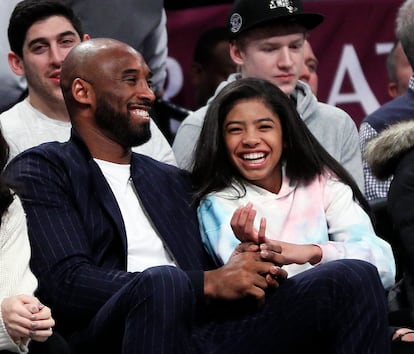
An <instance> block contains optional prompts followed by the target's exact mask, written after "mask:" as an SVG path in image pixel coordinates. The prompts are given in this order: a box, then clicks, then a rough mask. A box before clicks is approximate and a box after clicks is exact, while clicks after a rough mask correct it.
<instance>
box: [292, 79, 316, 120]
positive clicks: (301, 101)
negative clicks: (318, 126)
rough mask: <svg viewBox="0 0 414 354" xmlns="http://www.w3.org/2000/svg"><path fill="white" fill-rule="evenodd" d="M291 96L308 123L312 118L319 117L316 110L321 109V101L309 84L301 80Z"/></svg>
mask: <svg viewBox="0 0 414 354" xmlns="http://www.w3.org/2000/svg"><path fill="white" fill-rule="evenodd" d="M291 97H292V98H293V100H294V101H295V102H296V109H297V111H298V112H299V114H300V116H301V117H302V120H303V121H304V122H305V123H306V124H308V125H309V124H310V121H311V120H313V119H317V116H318V115H317V114H315V112H316V111H317V110H318V109H319V103H318V100H317V98H316V97H315V95H314V94H313V93H312V91H311V88H310V87H309V86H308V84H306V83H304V82H303V81H300V80H299V81H298V82H297V83H296V87H295V89H294V90H293V92H292V94H291Z"/></svg>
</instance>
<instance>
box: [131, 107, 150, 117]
mask: <svg viewBox="0 0 414 354" xmlns="http://www.w3.org/2000/svg"><path fill="white" fill-rule="evenodd" d="M132 112H133V113H134V114H136V115H138V116H141V117H149V113H148V112H147V111H144V110H143V109H133V110H132Z"/></svg>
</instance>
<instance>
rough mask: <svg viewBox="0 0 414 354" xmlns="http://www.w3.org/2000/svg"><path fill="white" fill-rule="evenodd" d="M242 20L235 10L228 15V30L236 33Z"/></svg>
mask: <svg viewBox="0 0 414 354" xmlns="http://www.w3.org/2000/svg"><path fill="white" fill-rule="evenodd" d="M242 23H243V20H242V17H241V16H240V15H239V14H238V13H237V12H236V13H234V14H233V15H231V17H230V31H231V32H233V33H237V32H239V31H240V28H241V26H242Z"/></svg>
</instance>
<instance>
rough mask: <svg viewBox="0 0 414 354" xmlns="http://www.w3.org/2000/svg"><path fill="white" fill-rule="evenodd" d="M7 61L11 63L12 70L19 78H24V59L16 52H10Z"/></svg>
mask: <svg viewBox="0 0 414 354" xmlns="http://www.w3.org/2000/svg"><path fill="white" fill-rule="evenodd" d="M7 60H8V61H9V66H10V69H11V70H12V71H13V72H14V73H15V74H16V75H19V76H24V74H25V72H24V66H23V59H22V58H20V57H19V56H18V55H17V54H16V53H15V52H9V54H8V55H7Z"/></svg>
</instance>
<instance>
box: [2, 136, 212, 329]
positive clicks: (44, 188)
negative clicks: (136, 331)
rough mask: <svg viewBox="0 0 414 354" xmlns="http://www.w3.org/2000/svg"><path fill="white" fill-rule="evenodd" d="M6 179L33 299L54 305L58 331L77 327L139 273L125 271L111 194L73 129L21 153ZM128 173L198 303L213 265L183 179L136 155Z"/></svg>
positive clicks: (117, 216) (120, 227)
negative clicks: (22, 231) (21, 226)
mask: <svg viewBox="0 0 414 354" xmlns="http://www.w3.org/2000/svg"><path fill="white" fill-rule="evenodd" d="M6 176H7V178H8V179H10V180H11V181H13V183H14V185H15V187H16V188H17V191H18V194H19V195H20V196H21V198H22V201H23V206H24V208H25V211H26V214H27V219H28V228H29V237H30V242H31V246H32V263H31V266H32V269H33V272H34V273H35V275H36V276H37V278H38V280H39V288H38V291H37V295H38V296H39V297H40V298H41V299H42V301H44V302H45V303H46V304H47V305H49V306H50V307H51V308H52V310H53V313H54V317H55V318H56V319H57V323H58V324H59V323H60V324H61V330H63V331H64V332H68V331H69V332H71V331H73V330H76V329H79V328H80V327H82V326H84V325H86V324H87V323H88V321H89V320H90V319H91V318H92V316H93V315H94V314H95V313H96V312H97V311H98V310H99V308H100V307H101V306H102V305H103V304H104V303H105V302H106V301H108V299H110V297H111V296H112V295H113V294H114V293H115V292H117V291H118V290H119V289H120V288H121V287H122V286H123V285H125V284H126V283H127V282H128V281H129V280H131V279H132V278H133V277H135V276H137V275H136V274H135V275H134V274H132V273H128V272H126V264H127V239H126V232H125V227H124V223H123V219H122V216H121V212H120V209H119V207H118V204H117V202H116V200H115V197H114V195H113V193H112V191H111V189H110V187H109V185H108V183H107V182H106V179H105V178H104V176H103V175H102V173H101V170H100V168H99V167H98V165H97V164H96V163H95V161H94V160H93V158H92V157H91V155H90V153H89V150H88V149H87V147H86V145H84V143H83V141H82V140H81V138H80V137H79V136H78V135H77V134H76V132H74V131H73V132H72V137H71V140H70V141H69V142H67V143H57V142H52V143H46V144H43V145H40V146H38V147H35V148H32V149H30V150H27V151H25V152H23V153H22V154H20V155H19V156H17V157H16V158H15V159H14V160H13V161H12V162H11V163H10V164H9V165H8V167H7V170H6ZM131 176H132V179H133V183H134V186H135V188H136V190H137V193H138V195H139V198H140V200H141V203H142V205H143V207H144V209H145V210H146V212H147V214H148V216H149V218H150V219H151V221H152V223H153V225H154V227H155V229H156V230H157V231H158V234H159V235H160V236H161V238H162V239H163V241H164V244H165V246H166V248H167V250H168V251H169V252H170V254H171V255H172V257H173V258H174V260H175V261H176V264H178V266H179V267H180V268H181V269H183V270H185V271H186V272H187V274H188V276H189V277H190V279H191V280H192V282H193V285H194V289H195V292H196V294H197V295H198V297H199V298H202V296H203V270H208V269H211V268H213V267H214V266H215V265H214V263H213V260H212V259H211V258H210V257H209V256H208V254H207V253H206V251H205V249H204V247H203V245H202V242H201V237H200V234H199V229H198V223H197V216H196V210H195V206H194V205H192V200H191V184H190V180H189V176H188V175H187V174H186V172H184V171H182V170H179V169H177V168H175V167H174V166H169V165H166V164H163V163H160V162H157V161H155V160H153V159H151V158H149V157H146V156H143V155H138V154H133V155H132V160H131ZM62 325H63V326H62ZM62 327H64V328H62Z"/></svg>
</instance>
